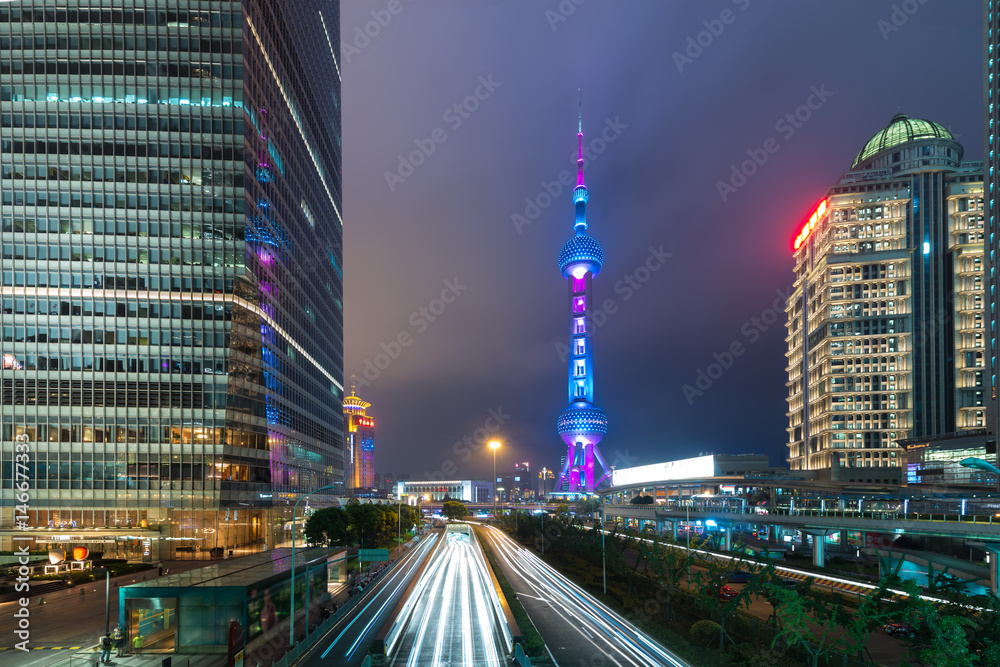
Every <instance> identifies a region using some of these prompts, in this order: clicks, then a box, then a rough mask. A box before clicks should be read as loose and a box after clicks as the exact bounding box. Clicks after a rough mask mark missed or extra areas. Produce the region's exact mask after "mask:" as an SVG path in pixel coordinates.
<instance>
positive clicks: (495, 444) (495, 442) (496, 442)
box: [490, 440, 500, 521]
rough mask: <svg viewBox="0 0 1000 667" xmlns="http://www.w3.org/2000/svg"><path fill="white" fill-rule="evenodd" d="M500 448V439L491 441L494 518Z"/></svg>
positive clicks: (495, 515)
mask: <svg viewBox="0 0 1000 667" xmlns="http://www.w3.org/2000/svg"><path fill="white" fill-rule="evenodd" d="M499 448H500V441H499V440H491V441H490V449H492V450H493V520H494V521H496V518H497V450H498V449H499Z"/></svg>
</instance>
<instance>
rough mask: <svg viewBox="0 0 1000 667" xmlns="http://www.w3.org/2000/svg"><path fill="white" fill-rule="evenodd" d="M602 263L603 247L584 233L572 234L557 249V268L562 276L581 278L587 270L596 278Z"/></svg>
mask: <svg viewBox="0 0 1000 667" xmlns="http://www.w3.org/2000/svg"><path fill="white" fill-rule="evenodd" d="M603 265H604V249H603V248H601V244H600V243H598V242H597V239H595V238H593V237H591V236H587V235H586V234H578V235H576V236H574V237H573V238H571V239H570V240H569V241H567V242H566V245H564V246H563V247H562V250H561V251H559V270H560V271H562V274H563V277H564V278H569V277H570V276H573V277H575V278H582V277H583V276H584V275H585V274H586V272H587V271H590V272H591V273H592V274H593V275H594V277H595V278H596V277H597V274H599V273H600V272H601V266H603Z"/></svg>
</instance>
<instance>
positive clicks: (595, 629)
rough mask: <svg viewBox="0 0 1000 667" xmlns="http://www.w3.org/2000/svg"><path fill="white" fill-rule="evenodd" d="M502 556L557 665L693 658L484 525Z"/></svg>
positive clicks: (674, 665) (643, 666) (678, 664)
mask: <svg viewBox="0 0 1000 667" xmlns="http://www.w3.org/2000/svg"><path fill="white" fill-rule="evenodd" d="M485 533H486V536H487V541H488V544H489V546H490V548H491V549H492V550H493V553H494V554H495V555H496V558H497V562H498V563H499V564H500V567H501V568H502V569H503V571H504V574H506V575H507V579H508V580H509V581H510V583H511V585H512V586H513V588H514V591H515V592H516V593H517V597H518V599H519V600H520V601H521V604H522V606H524V609H525V611H527V613H528V616H530V617H531V620H532V622H533V623H534V624H535V628H536V629H537V630H538V632H539V634H541V636H542V639H543V640H545V643H546V645H547V646H548V648H549V651H550V652H551V654H552V658H553V661H554V662H556V663H557V664H558V665H563V666H566V665H590V664H605V665H609V664H610V665H618V666H619V667H626V666H629V665H631V666H634V667H647V666H650V665H666V666H669V667H688V663H687V662H685V661H683V660H682V659H681V658H679V657H677V656H675V655H674V654H672V653H671V652H670V651H668V650H667V649H665V648H663V647H662V646H660V645H659V644H657V643H656V642H654V641H653V640H652V639H650V638H649V637H647V636H646V635H645V634H643V633H642V632H640V631H639V629H638V628H636V627H635V626H634V625H632V624H631V623H629V622H628V621H626V620H625V619H624V618H622V617H621V616H619V615H618V614H616V613H614V612H613V611H611V610H610V609H609V608H608V607H606V606H605V605H603V604H601V603H600V602H598V601H597V600H596V599H594V598H593V597H591V596H590V595H588V594H587V593H586V592H585V591H583V589H581V588H580V587H579V586H577V585H576V584H574V583H573V582H571V581H570V580H568V579H567V578H566V577H564V576H562V575H561V574H560V573H559V572H557V571H556V570H554V569H552V568H551V567H549V566H548V565H546V564H545V563H544V562H543V561H542V560H541V559H539V558H538V557H537V556H535V555H534V554H533V553H531V552H530V551H528V550H527V549H525V548H523V547H522V546H521V545H519V544H517V543H516V542H514V541H513V540H511V539H510V538H509V537H507V536H506V535H505V534H504V533H503V532H502V531H500V530H498V529H496V528H494V527H492V526H487V527H485Z"/></svg>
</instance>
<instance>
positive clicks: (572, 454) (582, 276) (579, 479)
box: [556, 104, 610, 493]
mask: <svg viewBox="0 0 1000 667" xmlns="http://www.w3.org/2000/svg"><path fill="white" fill-rule="evenodd" d="M576 136H577V141H578V143H579V147H580V153H579V157H578V158H577V161H576V167H577V177H576V187H575V188H574V189H573V203H574V204H575V205H576V220H575V221H574V223H573V230H574V231H575V232H576V234H575V236H573V238H571V239H570V240H569V241H567V242H566V245H564V246H563V248H562V251H561V252H560V253H559V270H560V271H561V272H562V275H563V278H566V279H567V280H568V281H569V310H570V316H569V351H570V354H569V378H568V380H569V406H568V407H567V408H566V409H565V410H563V411H562V412H561V413H560V414H559V419H558V421H557V422H556V429H557V430H558V432H559V437H561V438H562V440H563V442H565V443H566V446H567V447H568V448H569V451H568V452H567V454H566V464H565V465H564V466H563V469H562V472H560V473H559V482H558V485H557V488H561V487H562V484H563V482H564V481H567V482H568V483H569V491H570V492H571V493H583V492H586V493H592V492H593V491H594V489H595V488H597V487H598V486H600V484H601V482H603V481H604V479H605V478H607V477H608V476H609V475H610V470H609V469H608V466H607V464H606V463H605V462H604V457H603V456H601V452H600V450H599V449H598V448H597V443H599V442H600V441H601V439H602V438H603V437H604V434H605V433H607V432H608V418H607V416H606V415H605V414H604V411H603V410H601V409H600V408H599V407H597V406H596V405H594V364H593V355H592V353H591V339H590V334H591V331H590V329H591V325H592V318H590V317H589V315H590V313H591V309H592V308H593V307H594V305H595V303H594V301H593V293H592V291H591V282H592V281H593V279H594V278H596V277H597V275H598V274H599V273H600V272H601V265H602V264H603V263H604V251H603V250H602V249H601V244H600V243H598V242H597V241H596V240H595V239H593V238H591V237H590V236H587V199H588V194H587V186H586V185H584V184H583V105H582V104H581V107H580V120H579V126H578V130H577V135H576ZM594 459H597V461H598V462H599V463H600V464H601V469H602V470H603V471H604V474H603V475H601V477H600V478H599V479H598V480H597V481H596V482H595V481H594Z"/></svg>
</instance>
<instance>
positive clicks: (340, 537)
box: [305, 507, 355, 547]
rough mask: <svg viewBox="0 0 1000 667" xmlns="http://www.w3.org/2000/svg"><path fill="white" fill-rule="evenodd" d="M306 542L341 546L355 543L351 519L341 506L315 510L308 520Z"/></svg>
mask: <svg viewBox="0 0 1000 667" xmlns="http://www.w3.org/2000/svg"><path fill="white" fill-rule="evenodd" d="M305 538H306V542H308V543H309V544H323V545H326V546H328V547H341V546H347V545H349V544H353V543H354V538H355V533H354V531H353V530H351V519H350V517H349V516H348V515H347V512H346V511H345V510H343V509H341V508H340V507H324V508H322V509H318V510H316V511H315V512H313V513H312V514H311V515H310V516H309V518H308V519H307V520H306V528H305Z"/></svg>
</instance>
